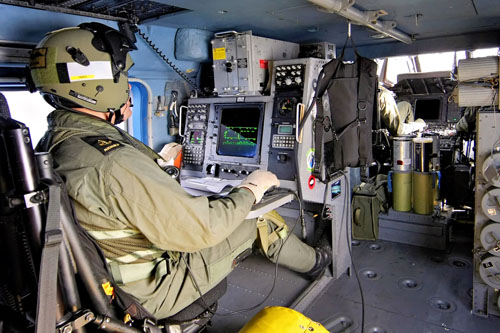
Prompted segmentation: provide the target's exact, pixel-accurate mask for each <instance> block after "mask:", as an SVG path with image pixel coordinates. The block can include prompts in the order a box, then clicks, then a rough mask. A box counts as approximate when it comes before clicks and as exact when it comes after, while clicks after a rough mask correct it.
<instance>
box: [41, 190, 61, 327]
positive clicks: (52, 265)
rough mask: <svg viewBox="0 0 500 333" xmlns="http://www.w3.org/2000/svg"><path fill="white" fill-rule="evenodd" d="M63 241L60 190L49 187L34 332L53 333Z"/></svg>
mask: <svg viewBox="0 0 500 333" xmlns="http://www.w3.org/2000/svg"><path fill="white" fill-rule="evenodd" d="M62 240H63V236H62V230H61V188H60V187H59V186H58V185H50V186H49V207H48V211H47V221H46V224H45V242H44V245H43V250H42V257H41V263H40V278H39V281H38V302H37V311H36V332H37V333H45V332H55V330H56V310H57V306H56V304H57V269H58V263H59V251H60V248H61V246H60V245H61V242H62Z"/></svg>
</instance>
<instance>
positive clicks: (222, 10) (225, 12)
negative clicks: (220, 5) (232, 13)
mask: <svg viewBox="0 0 500 333" xmlns="http://www.w3.org/2000/svg"><path fill="white" fill-rule="evenodd" d="M219 14H227V10H225V9H221V10H219Z"/></svg>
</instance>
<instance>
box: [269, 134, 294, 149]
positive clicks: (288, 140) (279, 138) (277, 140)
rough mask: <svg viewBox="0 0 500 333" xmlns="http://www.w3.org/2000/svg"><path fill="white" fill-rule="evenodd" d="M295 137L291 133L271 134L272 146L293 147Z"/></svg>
mask: <svg viewBox="0 0 500 333" xmlns="http://www.w3.org/2000/svg"><path fill="white" fill-rule="evenodd" d="M294 146H295V137H294V136H293V135H273V144H272V147H273V148H281V149H293V148H294Z"/></svg>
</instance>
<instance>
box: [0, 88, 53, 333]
mask: <svg viewBox="0 0 500 333" xmlns="http://www.w3.org/2000/svg"><path fill="white" fill-rule="evenodd" d="M0 156H1V158H0V260H1V262H2V273H1V274H0V321H2V323H3V326H4V327H9V329H10V330H11V331H14V332H15V331H17V330H20V331H25V330H26V329H31V328H33V327H34V321H35V315H36V300H37V290H38V287H37V280H38V266H39V261H40V255H39V253H40V248H41V231H42V223H43V216H44V207H43V206H42V205H40V204H36V200H35V198H34V195H36V193H37V192H38V191H39V190H41V188H42V186H41V184H40V180H39V177H38V172H37V168H36V163H35V158H34V153H33V148H32V146H31V142H30V137H29V130H28V129H27V128H26V126H25V125H24V124H22V123H20V122H17V121H15V120H13V119H11V118H10V111H9V106H8V104H7V100H6V99H5V97H4V95H3V94H1V93H0ZM9 329H8V330H9Z"/></svg>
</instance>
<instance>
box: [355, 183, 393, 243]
mask: <svg viewBox="0 0 500 333" xmlns="http://www.w3.org/2000/svg"><path fill="white" fill-rule="evenodd" d="M386 185H387V176H386V175H378V176H377V178H376V179H375V181H374V182H373V181H371V182H370V181H369V182H368V183H361V185H358V186H356V187H354V193H353V197H352V238H354V239H360V240H376V239H377V238H378V214H379V213H380V212H386V211H387V195H386V190H387V188H386Z"/></svg>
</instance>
